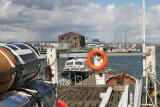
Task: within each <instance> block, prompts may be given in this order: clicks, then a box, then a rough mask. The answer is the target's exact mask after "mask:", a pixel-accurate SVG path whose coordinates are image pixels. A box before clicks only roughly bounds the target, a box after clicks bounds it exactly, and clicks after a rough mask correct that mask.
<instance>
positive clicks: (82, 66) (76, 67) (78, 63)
mask: <svg viewBox="0 0 160 107" xmlns="http://www.w3.org/2000/svg"><path fill="white" fill-rule="evenodd" d="M63 71H64V72H65V71H77V72H78V71H79V72H88V71H89V67H88V65H87V62H86V59H85V58H75V59H71V60H68V61H66V63H65V67H64V68H63Z"/></svg>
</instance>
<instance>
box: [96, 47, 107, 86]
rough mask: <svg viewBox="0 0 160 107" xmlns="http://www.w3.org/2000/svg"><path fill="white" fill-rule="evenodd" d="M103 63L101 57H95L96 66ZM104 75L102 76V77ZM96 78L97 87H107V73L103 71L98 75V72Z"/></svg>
mask: <svg viewBox="0 0 160 107" xmlns="http://www.w3.org/2000/svg"><path fill="white" fill-rule="evenodd" d="M99 49H100V50H103V48H102V47H100V48H99ZM102 63H103V59H102V58H101V57H100V56H97V55H96V56H95V57H94V66H100V65H101V64H102ZM100 73H102V75H100ZM95 78H96V85H106V76H105V73H103V72H102V71H99V72H98V73H97V72H96V74H95Z"/></svg>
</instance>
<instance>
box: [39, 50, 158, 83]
mask: <svg viewBox="0 0 160 107" xmlns="http://www.w3.org/2000/svg"><path fill="white" fill-rule="evenodd" d="M159 52H160V48H156V64H157V65H156V70H157V79H158V80H160V54H159ZM67 60H68V59H64V58H63V59H62V58H59V59H58V72H59V77H60V78H61V75H60V72H61V71H62V70H63V68H64V65H65V62H66V61H67ZM45 64H46V61H43V62H42V68H43V67H44V66H45ZM142 67H143V64H142V56H108V64H107V68H111V69H113V70H114V71H115V73H119V72H120V70H123V71H126V72H125V73H126V74H129V75H131V76H133V77H135V78H137V79H140V78H141V77H142ZM41 70H43V69H41Z"/></svg>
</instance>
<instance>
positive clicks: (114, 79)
mask: <svg viewBox="0 0 160 107" xmlns="http://www.w3.org/2000/svg"><path fill="white" fill-rule="evenodd" d="M131 83H134V84H135V83H136V80H135V78H134V77H132V76H129V75H124V77H123V78H121V75H120V74H118V75H114V76H111V77H110V78H108V79H107V80H106V85H107V86H116V85H127V84H131Z"/></svg>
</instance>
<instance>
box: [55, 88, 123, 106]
mask: <svg viewBox="0 0 160 107" xmlns="http://www.w3.org/2000/svg"><path fill="white" fill-rule="evenodd" d="M106 90H107V87H104V86H97V87H95V86H90V87H89V86H80V87H79V86H74V87H58V99H59V100H63V101H64V102H65V103H67V105H68V107H99V105H100V103H101V98H100V93H103V92H106ZM120 97H121V92H118V91H115V92H113V95H112V96H111V98H110V100H112V101H110V102H109V104H108V106H107V107H117V105H118V100H119V99H120Z"/></svg>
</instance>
